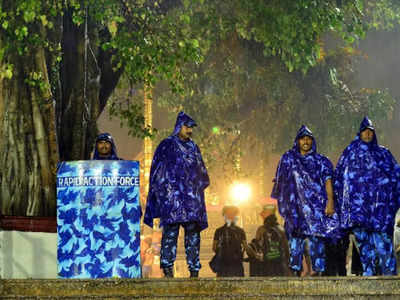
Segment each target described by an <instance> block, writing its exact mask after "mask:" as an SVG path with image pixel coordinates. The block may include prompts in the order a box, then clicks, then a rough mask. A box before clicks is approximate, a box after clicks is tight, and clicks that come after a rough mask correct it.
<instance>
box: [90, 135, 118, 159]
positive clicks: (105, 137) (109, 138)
mask: <svg viewBox="0 0 400 300" xmlns="http://www.w3.org/2000/svg"><path fill="white" fill-rule="evenodd" d="M98 141H107V142H109V143H111V154H110V156H109V157H105V158H104V157H100V155H99V152H98V151H97V142H98ZM93 159H96V160H121V158H119V157H118V155H117V147H116V146H115V143H114V139H113V138H112V136H111V134H109V133H107V132H105V133H101V134H99V135H98V136H97V138H96V143H95V147H94V154H93Z"/></svg>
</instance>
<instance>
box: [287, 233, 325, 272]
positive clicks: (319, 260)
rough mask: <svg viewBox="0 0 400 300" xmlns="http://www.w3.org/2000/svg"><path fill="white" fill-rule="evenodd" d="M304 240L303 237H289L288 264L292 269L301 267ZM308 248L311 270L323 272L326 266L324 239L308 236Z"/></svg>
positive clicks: (300, 268) (296, 269)
mask: <svg viewBox="0 0 400 300" xmlns="http://www.w3.org/2000/svg"><path fill="white" fill-rule="evenodd" d="M305 242H306V239H304V238H297V237H291V238H289V251H290V258H289V266H290V268H291V269H292V270H294V271H301V270H302V268H303V255H304V248H305ZM308 250H309V255H310V258H311V265H312V269H313V271H315V272H324V271H325V267H326V257H325V239H323V238H319V237H316V236H310V237H308Z"/></svg>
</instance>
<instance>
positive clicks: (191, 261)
mask: <svg viewBox="0 0 400 300" xmlns="http://www.w3.org/2000/svg"><path fill="white" fill-rule="evenodd" d="M180 226H182V227H183V228H184V229H185V252H186V261H187V264H188V267H189V271H199V270H200V268H201V264H200V258H199V254H200V230H199V228H198V226H197V223H182V224H179V223H178V224H166V225H164V227H163V234H162V238H161V251H160V252H161V253H160V266H161V268H162V269H166V268H172V267H173V266H174V262H175V259H176V247H177V244H178V236H179V227H180Z"/></svg>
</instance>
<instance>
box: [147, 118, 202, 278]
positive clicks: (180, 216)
mask: <svg viewBox="0 0 400 300" xmlns="http://www.w3.org/2000/svg"><path fill="white" fill-rule="evenodd" d="M194 126H196V123H195V121H194V120H193V119H192V118H190V117H189V116H188V115H186V114H185V113H184V112H180V113H179V114H178V118H177V120H176V124H175V129H174V132H173V133H172V135H171V136H169V137H168V138H166V139H164V140H163V141H162V142H161V143H160V144H159V145H158V147H157V149H156V151H155V154H154V158H153V162H152V165H151V170H150V187H149V194H148V196H147V204H146V212H145V216H144V223H145V224H147V225H149V226H151V227H152V226H153V219H154V218H160V226H161V227H163V235H162V239H161V257H160V266H161V268H162V269H163V271H164V274H165V276H166V277H173V265H174V262H175V258H176V246H177V240H178V233H179V227H180V226H181V225H182V226H183V228H184V229H185V249H186V260H187V264H188V267H189V271H190V276H191V277H198V273H199V270H200V268H201V265H200V259H199V251H200V231H201V230H203V229H205V228H207V227H208V223H207V213H206V206H205V202H204V190H205V188H206V187H207V186H208V185H209V178H208V174H207V169H206V167H205V166H204V162H203V159H202V157H201V153H200V149H199V147H198V146H197V145H196V144H195V143H194V142H193V141H192V139H191V135H192V128H193V127H194Z"/></svg>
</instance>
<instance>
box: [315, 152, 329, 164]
mask: <svg viewBox="0 0 400 300" xmlns="http://www.w3.org/2000/svg"><path fill="white" fill-rule="evenodd" d="M315 156H316V158H317V159H318V160H321V161H322V162H324V163H328V164H332V162H331V160H330V159H329V157H328V156H325V155H323V154H321V153H316V154H315Z"/></svg>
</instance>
